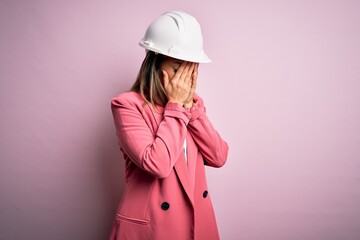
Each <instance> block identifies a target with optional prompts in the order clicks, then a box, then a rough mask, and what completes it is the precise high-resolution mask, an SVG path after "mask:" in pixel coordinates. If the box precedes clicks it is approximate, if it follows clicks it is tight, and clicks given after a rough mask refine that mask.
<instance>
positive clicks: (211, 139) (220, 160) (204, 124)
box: [188, 96, 229, 167]
mask: <svg viewBox="0 0 360 240" xmlns="http://www.w3.org/2000/svg"><path fill="white" fill-rule="evenodd" d="M194 102H195V104H194V106H193V107H192V108H191V109H190V112H191V118H190V121H189V124H188V129H189V132H190V134H191V135H192V137H193V139H194V140H195V142H196V144H197V146H198V148H199V151H200V153H201V154H202V156H203V158H204V163H205V164H206V165H209V166H212V167H222V166H223V165H224V164H225V163H226V160H227V155H228V151H229V147H228V144H227V143H226V142H225V141H224V140H223V139H222V138H221V137H220V135H219V133H218V132H217V131H216V130H215V128H214V127H213V125H212V124H211V122H210V120H209V118H208V116H207V115H206V108H205V106H204V101H203V100H202V99H201V98H200V97H199V96H195V97H194Z"/></svg>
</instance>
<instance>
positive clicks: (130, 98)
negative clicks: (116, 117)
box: [111, 91, 144, 107]
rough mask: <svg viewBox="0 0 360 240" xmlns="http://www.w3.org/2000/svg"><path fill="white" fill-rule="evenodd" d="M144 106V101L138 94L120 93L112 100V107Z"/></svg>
mask: <svg viewBox="0 0 360 240" xmlns="http://www.w3.org/2000/svg"><path fill="white" fill-rule="evenodd" d="M142 104H144V99H143V98H142V96H141V95H140V94H139V93H137V92H132V91H129V92H124V93H120V94H118V95H117V96H115V97H114V98H112V99H111V106H113V107H114V106H121V105H130V106H137V105H142Z"/></svg>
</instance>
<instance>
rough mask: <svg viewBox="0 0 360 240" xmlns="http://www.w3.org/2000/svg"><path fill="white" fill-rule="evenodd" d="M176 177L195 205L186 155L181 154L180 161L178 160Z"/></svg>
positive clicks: (175, 167)
mask: <svg viewBox="0 0 360 240" xmlns="http://www.w3.org/2000/svg"><path fill="white" fill-rule="evenodd" d="M174 169H175V172H176V175H177V176H178V178H179V180H180V182H181V185H182V186H183V188H184V190H185V192H186V194H187V195H188V197H189V199H190V202H191V203H192V204H194V202H193V197H194V196H193V192H194V191H193V188H192V184H191V181H190V175H189V170H188V166H187V164H186V159H185V154H184V153H181V154H180V157H179V159H178V160H177V162H176V163H175V166H174Z"/></svg>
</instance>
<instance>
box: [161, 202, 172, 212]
mask: <svg viewBox="0 0 360 240" xmlns="http://www.w3.org/2000/svg"><path fill="white" fill-rule="evenodd" d="M169 208H170V204H169V203H168V202H163V203H162V204H161V209H162V210H165V211H166V210H168V209H169Z"/></svg>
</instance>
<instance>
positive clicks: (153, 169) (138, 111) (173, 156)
mask: <svg viewBox="0 0 360 240" xmlns="http://www.w3.org/2000/svg"><path fill="white" fill-rule="evenodd" d="M143 108H144V104H139V103H137V104H136V103H135V102H134V101H131V100H129V99H127V98H119V97H117V98H114V99H112V101H111V109H112V113H113V118H114V123H115V126H116V132H117V136H118V143H119V145H120V147H121V149H122V151H123V152H124V153H125V154H126V155H128V156H129V158H130V159H131V160H132V161H133V162H134V163H135V164H136V165H137V166H139V167H140V168H141V169H143V170H144V171H146V172H148V173H149V174H151V175H153V176H155V177H158V178H165V177H167V176H168V175H169V174H170V172H171V170H172V168H173V166H174V164H175V163H176V161H177V159H178V158H179V155H180V153H181V151H182V146H183V143H184V140H185V137H186V132H187V124H188V122H189V118H190V114H189V113H187V112H186V110H184V108H183V107H181V106H180V105H179V104H177V103H171V102H169V103H167V105H166V106H165V109H164V115H163V120H162V121H161V123H160V124H159V127H158V130H157V133H156V135H155V136H154V134H153V133H152V132H151V130H150V128H149V126H148V125H147V123H146V121H145V119H144V117H143V115H142V112H143V111H144V109H143Z"/></svg>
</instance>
